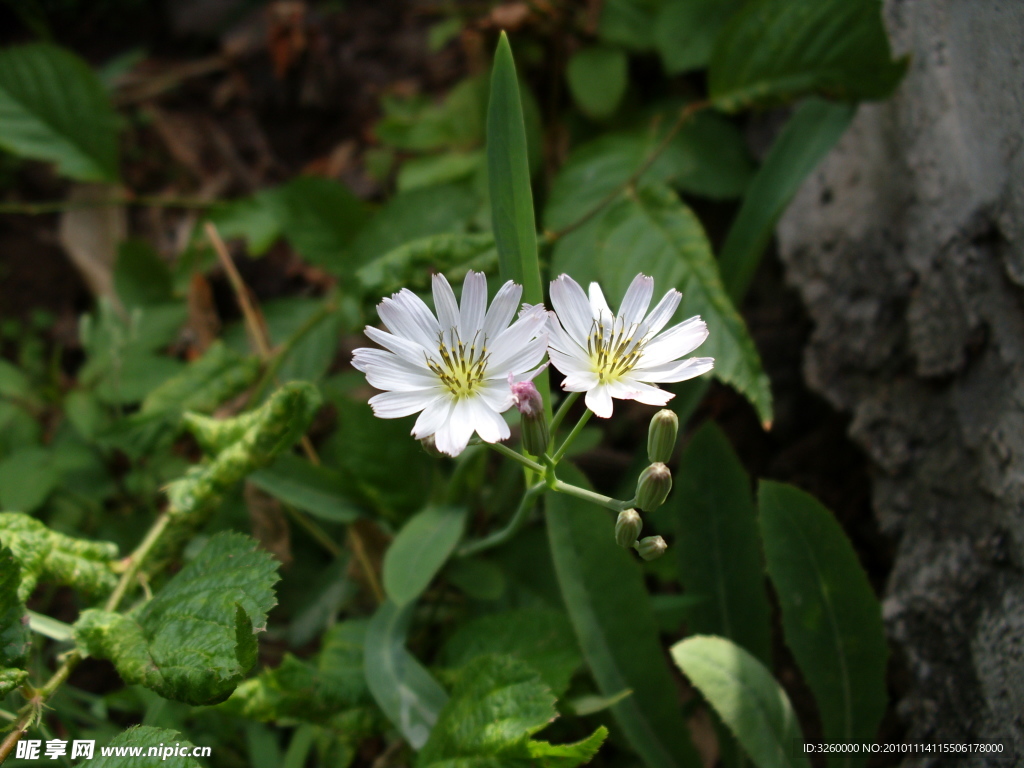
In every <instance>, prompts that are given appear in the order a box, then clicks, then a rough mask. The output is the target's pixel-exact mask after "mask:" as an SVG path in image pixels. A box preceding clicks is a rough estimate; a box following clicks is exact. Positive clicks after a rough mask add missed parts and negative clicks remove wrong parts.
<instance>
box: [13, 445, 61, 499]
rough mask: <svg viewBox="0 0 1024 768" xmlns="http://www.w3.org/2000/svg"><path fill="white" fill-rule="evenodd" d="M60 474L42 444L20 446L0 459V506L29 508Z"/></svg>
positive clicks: (53, 486) (49, 489) (43, 497)
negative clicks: (29, 446)
mask: <svg viewBox="0 0 1024 768" xmlns="http://www.w3.org/2000/svg"><path fill="white" fill-rule="evenodd" d="M58 482H60V476H59V475H58V474H57V471H56V470H55V469H54V468H53V465H52V462H51V460H50V452H49V451H47V450H46V449H44V448H35V447H32V448H21V449H16V450H14V451H12V452H11V453H10V454H9V455H8V456H7V458H5V459H4V460H3V461H0V509H5V510H12V511H13V510H22V511H25V512H32V511H33V510H35V509H38V508H39V507H41V506H42V505H43V502H45V501H46V498H47V497H48V496H49V495H50V492H51V491H53V489H54V488H56V487H57V483H58Z"/></svg>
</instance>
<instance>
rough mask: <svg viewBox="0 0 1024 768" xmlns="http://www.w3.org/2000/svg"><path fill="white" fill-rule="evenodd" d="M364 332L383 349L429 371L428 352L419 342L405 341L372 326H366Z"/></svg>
mask: <svg viewBox="0 0 1024 768" xmlns="http://www.w3.org/2000/svg"><path fill="white" fill-rule="evenodd" d="M363 331H364V332H365V333H366V335H367V336H369V337H370V339H371V340H373V341H376V342H377V343H378V344H380V345H381V346H382V347H386V348H387V349H390V350H391V351H392V352H394V353H395V354H396V355H398V356H399V357H401V358H402V359H403V360H406V361H407V362H409V363H412V364H413V365H417V366H422V367H423V368H424V369H426V370H429V369H428V368H427V363H426V360H427V352H428V350H427V349H425V348H424V347H423V345H422V344H420V343H419V342H416V341H410V340H409V339H404V338H402V337H401V336H395V335H394V334H392V333H388V332H387V331H382V330H380V329H379V328H374V327H373V326H372V325H368V326H366V328H364V329H363ZM434 349H436V346H435V347H434Z"/></svg>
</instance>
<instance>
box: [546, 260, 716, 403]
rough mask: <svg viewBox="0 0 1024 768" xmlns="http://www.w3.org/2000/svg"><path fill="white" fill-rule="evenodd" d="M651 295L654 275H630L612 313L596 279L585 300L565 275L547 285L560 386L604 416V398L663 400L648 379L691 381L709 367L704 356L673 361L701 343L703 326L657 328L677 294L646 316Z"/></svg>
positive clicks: (551, 347) (551, 346) (667, 395)
mask: <svg viewBox="0 0 1024 768" xmlns="http://www.w3.org/2000/svg"><path fill="white" fill-rule="evenodd" d="M653 294H654V279H653V278H650V277H647V276H646V275H642V274H641V275H637V276H636V277H635V278H634V279H633V282H632V283H631V284H630V286H629V289H628V290H627V291H626V295H625V296H624V297H623V299H622V305H621V306H620V307H619V313H618V314H617V315H616V314H614V313H613V312H612V311H611V309H609V308H608V302H607V301H606V300H605V298H604V294H603V293H602V292H601V287H600V286H599V285H598V284H597V283H591V284H590V296H589V299H588V297H587V294H586V293H584V292H583V289H582V288H581V287H580V286H579V284H578V283H577V282H576V281H575V280H573V279H572V278H571V277H569V276H568V275H561V276H560V277H559V278H558V279H557V280H553V281H552V283H551V303H552V305H553V306H554V308H555V311H554V312H551V313H549V315H550V318H549V323H548V355H549V357H550V358H551V364H552V365H553V366H555V368H557V369H558V370H559V371H561V372H562V373H564V374H565V380H564V381H563V382H562V389H564V390H566V391H567V392H586V393H587V394H586V402H587V407H588V408H589V409H590V410H592V411H593V412H594V413H595V414H596V415H598V416H600V417H601V418H604V419H607V418H608V417H609V416H611V415H612V398H618V399H619V400H638V401H639V402H641V403H646V404H647V405H665V404H666V403H667V402H668V401H669V400H671V399H672V398H673V397H675V395H673V394H672V393H671V392H666V391H665V390H663V389H660V388H658V387H656V386H653V385H654V384H667V383H671V382H677V381H685V380H686V379H692V378H693V377H694V376H699V375H700V374H702V373H705V372H706V371H710V370H711V368H712V367H713V366H714V364H715V361H714V359H713V358H710V357H691V358H687V359H686V360H680V359H679V358H680V357H682V356H683V355H685V354H688V353H690V352H692V351H693V350H695V349H696V348H697V347H699V346H700V345H701V344H702V343H703V342H704V339H706V338H707V337H708V327H707V324H706V323H704V321H703V320H701V319H700V317H691V318H690V319H689V320H684V321H683V322H681V323H679V324H678V325H674V326H672V327H671V328H669V329H668V330H666V331H665V332H663V333H659V332H660V331H661V329H662V328H664V327H665V325H666V324H667V323H668V321H669V320H670V319H672V315H674V314H675V311H676V309H677V308H678V307H679V300H680V299H681V298H682V294H680V293H679V291H676V290H669V292H668V293H666V294H665V296H664V297H663V298H662V300H661V301H660V302H658V304H657V306H655V308H654V309H653V310H651V312H650V314H648V313H647V308H648V307H649V306H650V304H651V297H652V295H653Z"/></svg>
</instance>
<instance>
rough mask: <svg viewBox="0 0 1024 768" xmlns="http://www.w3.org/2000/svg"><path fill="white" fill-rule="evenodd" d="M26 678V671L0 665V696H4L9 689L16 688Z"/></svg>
mask: <svg viewBox="0 0 1024 768" xmlns="http://www.w3.org/2000/svg"><path fill="white" fill-rule="evenodd" d="M27 678H28V672H26V671H25V670H23V669H5V668H3V667H0V696H6V695H7V694H8V693H10V692H11V691H14V690H17V689H18V688H19V687H20V686H21V684H22V683H24V682H25V680H26V679H27Z"/></svg>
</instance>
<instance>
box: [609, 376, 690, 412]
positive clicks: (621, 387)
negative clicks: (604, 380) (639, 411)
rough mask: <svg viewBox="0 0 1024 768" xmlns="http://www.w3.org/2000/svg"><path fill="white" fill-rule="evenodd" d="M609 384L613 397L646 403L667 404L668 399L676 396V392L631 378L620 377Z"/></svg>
mask: <svg viewBox="0 0 1024 768" xmlns="http://www.w3.org/2000/svg"><path fill="white" fill-rule="evenodd" d="M608 386H609V389H610V390H611V393H612V397H617V398H619V399H620V400H636V401H637V402H638V403H644V404H645V405H667V404H668V401H669V400H671V399H672V398H673V397H675V395H674V394H672V393H671V392H667V391H665V390H664V389H658V388H657V387H652V386H651V385H649V384H644V383H643V382H640V381H636V380H635V379H630V378H624V379H620V380H619V381H616V382H613V383H611V384H609V385H608Z"/></svg>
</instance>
